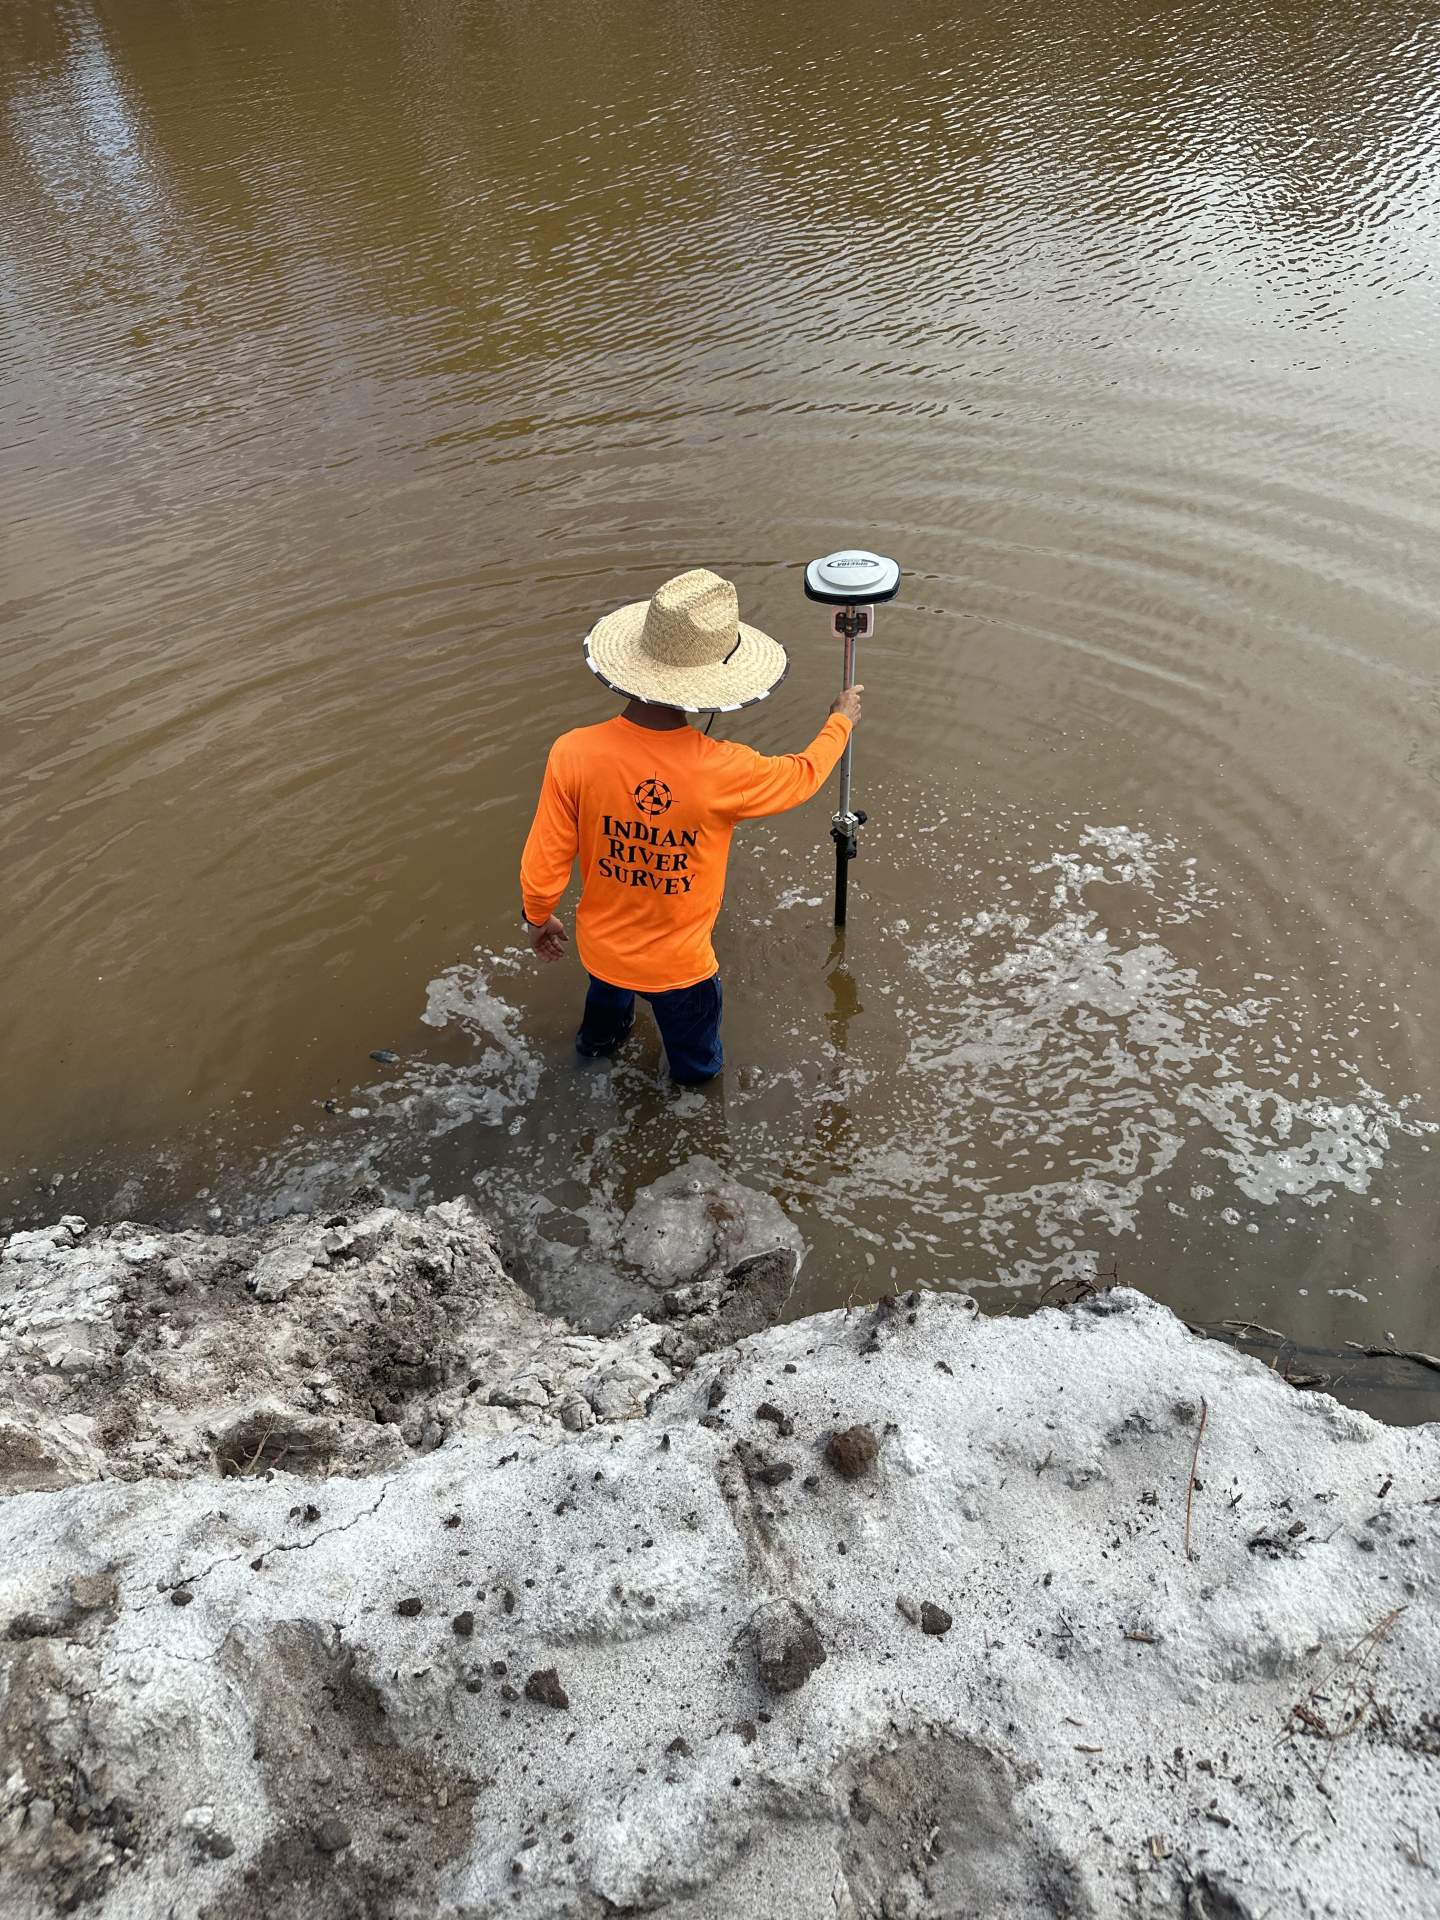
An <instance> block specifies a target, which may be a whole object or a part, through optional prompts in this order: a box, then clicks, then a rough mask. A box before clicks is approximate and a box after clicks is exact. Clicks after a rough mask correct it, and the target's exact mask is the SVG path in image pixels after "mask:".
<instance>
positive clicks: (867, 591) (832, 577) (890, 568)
mask: <svg viewBox="0 0 1440 1920" xmlns="http://www.w3.org/2000/svg"><path fill="white" fill-rule="evenodd" d="M899 590H900V569H899V567H898V566H897V565H896V563H895V561H893V560H887V559H886V558H885V556H884V554H881V553H871V552H869V551H868V550H867V549H866V548H864V547H842V548H841V549H840V551H839V552H838V553H827V554H826V555H825V556H824V557H823V558H822V559H820V560H812V561H811V562H810V564H809V566H808V567H806V569H805V595H806V598H807V599H809V600H824V601H826V602H827V603H828V604H829V605H830V606H832V607H864V606H872V605H874V603H875V602H876V601H879V600H893V599H894V598H895V595H896V594H897V593H898V592H899Z"/></svg>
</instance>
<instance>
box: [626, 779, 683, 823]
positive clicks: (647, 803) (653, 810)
mask: <svg viewBox="0 0 1440 1920" xmlns="http://www.w3.org/2000/svg"><path fill="white" fill-rule="evenodd" d="M674 801H675V796H674V794H673V793H672V792H671V791H670V789H669V787H667V786H666V784H665V782H664V781H663V780H655V779H652V780H642V781H641V782H640V784H639V786H638V787H636V789H635V805H636V806H637V807H638V808H639V810H640V812H641V813H643V814H646V815H647V816H648V817H649V818H650V819H652V820H656V819H658V818H659V816H660V815H661V814H662V813H668V812H669V811H670V808H671V807H672V805H673V804H674Z"/></svg>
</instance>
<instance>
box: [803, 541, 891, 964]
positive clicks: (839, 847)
mask: <svg viewBox="0 0 1440 1920" xmlns="http://www.w3.org/2000/svg"><path fill="white" fill-rule="evenodd" d="M899 587H900V569H899V567H898V566H897V565H896V564H895V562H894V561H893V560H887V559H886V558H885V557H884V556H883V555H882V554H878V553H869V552H867V551H865V550H864V549H863V548H858V547H849V548H844V549H842V550H841V551H840V552H839V553H830V554H826V555H825V557H824V558H823V559H820V560H812V561H811V563H810V565H809V566H808V567H807V568H806V569H805V592H806V595H807V596H808V598H810V599H811V600H819V601H821V602H823V603H824V604H825V605H827V606H831V607H833V608H834V610H835V611H834V615H833V618H832V621H831V625H832V627H833V630H834V632H835V633H836V634H837V635H838V637H839V639H840V640H841V642H842V644H843V646H844V660H843V665H842V668H841V689H842V691H844V690H847V689H848V688H850V687H853V686H854V685H855V662H856V658H857V655H858V652H859V646H860V642H861V640H862V639H867V638H869V637H870V636H871V635H872V634H873V633H874V631H875V608H876V606H877V604H878V603H879V602H880V601H882V600H892V599H893V598H894V597H895V595H896V593H897V592H898V591H899ZM854 745H855V743H854V739H853V737H852V738H851V739H850V740H847V741H846V743H845V751H844V753H843V754H842V755H841V756H840V795H839V804H838V806H837V807H836V810H835V813H834V815H833V817H832V819H831V821H830V838H831V839H832V840H833V841H834V842H835V925H836V926H837V927H843V926H844V925H845V922H846V917H847V913H848V910H849V904H850V862H851V861H852V860H853V859H854V858H855V855H856V854H857V852H858V851H859V839H858V835H859V830H860V828H861V827H863V826H864V825H865V821H866V818H867V816H866V815H865V814H864V813H863V812H861V811H859V810H858V809H857V808H856V807H855V805H854V803H853V795H852V778H853V766H854Z"/></svg>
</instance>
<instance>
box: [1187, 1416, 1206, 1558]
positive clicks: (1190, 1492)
mask: <svg viewBox="0 0 1440 1920" xmlns="http://www.w3.org/2000/svg"><path fill="white" fill-rule="evenodd" d="M1209 1418H1210V1405H1209V1402H1208V1401H1207V1400H1206V1398H1205V1396H1204V1394H1201V1396H1200V1428H1199V1431H1198V1432H1197V1433H1196V1435H1195V1451H1194V1452H1193V1453H1192V1454H1191V1455H1190V1478H1189V1480H1188V1481H1187V1482H1186V1484H1185V1558H1186V1559H1187V1560H1188V1559H1189V1558H1190V1510H1191V1508H1192V1507H1193V1506H1194V1504H1195V1463H1196V1461H1197V1460H1199V1458H1200V1442H1201V1441H1202V1440H1203V1439H1204V1438H1205V1422H1206V1421H1207V1420H1208V1419H1209Z"/></svg>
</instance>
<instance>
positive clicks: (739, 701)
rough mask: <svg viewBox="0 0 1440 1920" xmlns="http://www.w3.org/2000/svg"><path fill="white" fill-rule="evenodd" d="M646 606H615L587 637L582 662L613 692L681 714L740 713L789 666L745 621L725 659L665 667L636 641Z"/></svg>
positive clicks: (764, 636)
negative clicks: (697, 665)
mask: <svg viewBox="0 0 1440 1920" xmlns="http://www.w3.org/2000/svg"><path fill="white" fill-rule="evenodd" d="M649 605H650V603H649V601H648V600H634V601H631V603H630V604H629V606H625V607H617V608H616V610H615V612H614V613H607V614H606V615H605V617H604V618H603V619H602V620H597V621H596V622H595V625H594V626H593V627H592V628H591V629H590V631H589V633H587V634H586V636H585V664H586V666H588V667H589V669H590V671H591V672H592V673H593V674H594V675H595V677H596V679H597V680H602V681H603V682H604V683H605V685H606V686H607V687H609V689H610V691H611V692H612V693H623V694H625V695H627V696H628V697H629V698H630V699H632V700H653V701H654V702H655V703H656V705H657V706H662V707H678V708H679V709H680V710H681V712H682V713H738V712H739V711H740V709H741V707H753V706H754V704H755V702H756V701H757V700H764V699H765V698H766V697H767V695H769V694H772V693H773V692H774V691H775V689H776V687H778V686H779V684H780V682H781V681H782V680H783V679H784V678H785V675H786V674H787V673H788V672H789V670H790V663H789V661H788V660H787V659H786V657H785V649H784V648H783V647H782V646H781V644H780V642H779V641H778V640H772V639H771V638H770V636H769V634H768V633H762V632H761V631H760V629H759V628H758V627H749V626H746V624H745V622H744V621H743V620H742V621H741V622H740V637H739V639H738V640H737V642H736V644H735V650H734V652H733V653H732V654H731V655H730V656H729V658H728V659H726V660H717V661H716V662H715V663H714V664H713V665H712V666H707V667H667V666H664V665H662V664H661V663H660V662H659V661H656V660H653V659H651V658H650V656H649V655H648V654H646V653H645V652H644V651H643V650H642V648H641V645H640V636H641V633H642V632H643V630H644V626H645V614H646V611H647V610H648V608H649Z"/></svg>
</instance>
